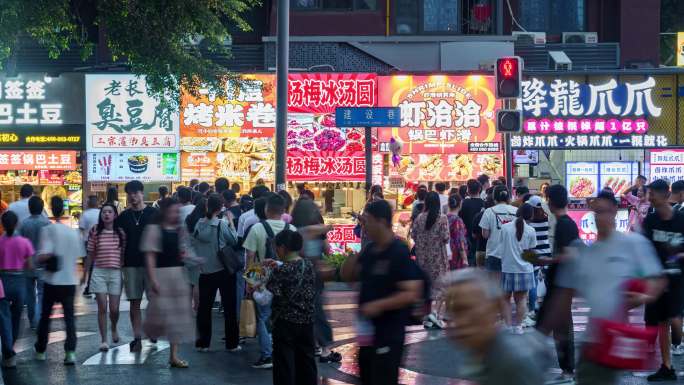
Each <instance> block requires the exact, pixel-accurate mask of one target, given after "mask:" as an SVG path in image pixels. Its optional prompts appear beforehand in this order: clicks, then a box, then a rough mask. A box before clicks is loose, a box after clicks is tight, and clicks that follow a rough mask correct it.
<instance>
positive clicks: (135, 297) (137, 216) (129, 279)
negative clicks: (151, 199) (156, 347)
mask: <svg viewBox="0 0 684 385" xmlns="http://www.w3.org/2000/svg"><path fill="white" fill-rule="evenodd" d="M125 191H126V196H127V197H128V207H129V208H128V209H126V210H124V211H123V212H122V213H121V214H120V215H119V217H118V218H117V219H116V222H117V224H118V225H119V227H121V229H123V231H124V233H125V234H126V250H124V263H123V269H122V271H123V279H124V291H125V293H126V298H127V299H128V301H129V302H130V305H131V306H130V317H131V326H132V327H133V336H134V339H133V341H131V343H130V350H131V352H140V351H141V350H142V342H141V341H142V311H141V310H140V303H141V302H142V297H143V292H144V291H145V274H146V272H145V253H143V252H142V251H140V238H141V237H142V232H143V229H144V228H145V226H147V224H149V223H150V222H151V221H152V219H153V218H154V217H155V215H156V214H157V210H156V209H154V208H152V207H149V206H146V205H145V202H144V200H143V198H144V194H143V191H144V186H143V184H142V183H141V182H140V181H137V180H134V181H131V182H128V183H126V187H125Z"/></svg>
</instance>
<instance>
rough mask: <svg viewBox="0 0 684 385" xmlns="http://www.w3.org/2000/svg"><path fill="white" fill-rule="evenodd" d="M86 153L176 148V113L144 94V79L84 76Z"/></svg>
mask: <svg viewBox="0 0 684 385" xmlns="http://www.w3.org/2000/svg"><path fill="white" fill-rule="evenodd" d="M85 84H86V92H85V94H86V138H87V142H86V149H87V151H88V152H98V151H99V152H107V151H109V152H111V151H118V152H141V151H145V152H154V151H169V150H178V149H179V131H178V113H176V112H172V110H171V109H170V108H168V107H164V106H162V105H161V102H160V101H159V100H157V99H155V98H153V97H151V96H149V95H148V94H147V83H146V82H145V78H143V77H137V76H135V75H131V74H104V75H99V74H97V75H86V83H85Z"/></svg>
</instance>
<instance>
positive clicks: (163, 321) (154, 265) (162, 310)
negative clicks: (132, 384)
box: [140, 198, 195, 368]
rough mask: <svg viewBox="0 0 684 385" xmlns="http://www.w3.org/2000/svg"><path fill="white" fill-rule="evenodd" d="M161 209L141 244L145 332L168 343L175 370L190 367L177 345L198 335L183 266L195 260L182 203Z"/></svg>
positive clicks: (169, 203)
mask: <svg viewBox="0 0 684 385" xmlns="http://www.w3.org/2000/svg"><path fill="white" fill-rule="evenodd" d="M159 209H160V211H159V214H158V215H157V218H156V220H155V222H156V223H154V224H149V225H147V226H145V231H144V233H143V236H142V240H141V243H140V247H141V251H142V252H143V253H145V262H146V266H147V278H148V280H149V291H148V298H149V304H148V306H147V312H146V317H145V324H144V330H145V334H146V335H147V336H149V338H150V339H153V340H155V341H156V340H157V339H159V338H161V337H165V338H166V339H168V341H169V343H170V345H171V349H170V354H169V365H170V366H171V367H172V368H187V367H188V363H187V362H186V361H184V360H182V359H180V358H179V357H178V345H179V344H181V343H186V342H191V341H192V340H193V338H194V336H195V333H194V330H193V329H194V328H193V322H192V309H191V300H190V286H189V285H187V284H186V282H185V276H184V271H183V264H184V262H185V261H186V260H193V259H195V257H194V256H193V255H192V253H191V250H192V249H190V248H188V247H187V245H188V234H187V233H186V232H185V227H184V226H182V225H181V223H180V203H179V202H178V201H177V200H175V199H173V198H166V199H164V200H163V201H161V202H160V204H159Z"/></svg>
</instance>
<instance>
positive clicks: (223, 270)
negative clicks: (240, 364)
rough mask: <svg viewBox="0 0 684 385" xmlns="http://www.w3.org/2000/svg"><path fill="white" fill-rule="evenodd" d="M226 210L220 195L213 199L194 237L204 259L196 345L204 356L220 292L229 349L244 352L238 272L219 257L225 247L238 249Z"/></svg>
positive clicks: (196, 249) (198, 251)
mask: <svg viewBox="0 0 684 385" xmlns="http://www.w3.org/2000/svg"><path fill="white" fill-rule="evenodd" d="M225 191H228V190H224V192H225ZM222 207H223V201H222V199H221V198H220V197H219V195H218V194H212V195H209V198H208V199H207V214H206V217H205V218H202V219H200V220H199V221H198V222H197V225H196V226H195V229H194V231H193V233H192V238H193V245H194V247H193V249H194V252H195V253H196V254H197V256H198V257H200V258H202V259H204V262H203V263H202V264H201V265H200V276H199V293H200V296H199V308H198V311H197V340H196V341H195V349H197V350H198V351H200V352H207V351H209V346H210V344H211V335H212V326H211V324H212V322H211V320H212V314H211V309H212V306H213V305H214V300H215V299H216V291H219V292H220V294H221V304H222V305H223V319H224V323H223V328H224V333H225V344H226V345H225V348H226V350H227V351H230V352H236V351H239V350H240V349H241V348H240V345H239V344H238V342H239V336H238V334H239V333H238V319H237V313H236V304H235V301H236V299H237V297H236V293H235V290H236V289H237V285H236V273H237V272H236V271H230V270H228V266H225V265H224V263H223V260H221V259H220V257H219V255H218V253H219V251H220V250H223V249H224V248H225V247H236V246H237V235H236V233H235V230H234V229H233V227H232V225H231V223H230V222H228V220H227V219H226V218H219V217H218V214H219V213H220V212H221V208H222Z"/></svg>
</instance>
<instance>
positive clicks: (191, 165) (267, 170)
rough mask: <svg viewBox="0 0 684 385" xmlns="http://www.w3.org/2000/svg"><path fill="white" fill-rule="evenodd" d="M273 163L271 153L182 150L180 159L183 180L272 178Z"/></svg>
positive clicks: (251, 179) (254, 179)
mask: <svg viewBox="0 0 684 385" xmlns="http://www.w3.org/2000/svg"><path fill="white" fill-rule="evenodd" d="M274 165H275V163H274V155H273V153H250V154H241V153H216V152H182V153H181V161H180V167H181V176H182V179H183V181H189V180H192V179H199V180H211V179H214V178H218V177H225V178H229V179H230V178H241V179H249V180H250V181H256V180H257V179H264V180H272V179H273V172H274V170H273V167H274Z"/></svg>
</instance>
